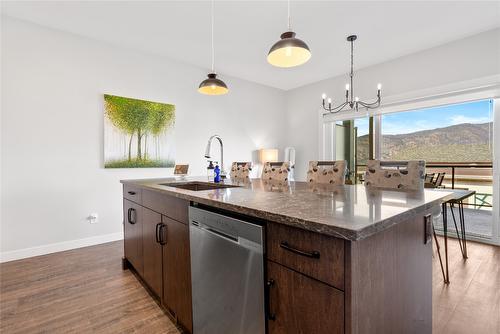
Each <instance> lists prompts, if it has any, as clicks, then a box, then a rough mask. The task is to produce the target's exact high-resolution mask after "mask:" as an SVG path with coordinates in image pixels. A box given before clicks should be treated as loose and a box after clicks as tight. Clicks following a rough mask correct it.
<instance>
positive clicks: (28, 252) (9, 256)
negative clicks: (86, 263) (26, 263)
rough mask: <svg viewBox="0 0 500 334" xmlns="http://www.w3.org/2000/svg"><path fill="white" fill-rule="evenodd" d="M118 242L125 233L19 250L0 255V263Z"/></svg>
mask: <svg viewBox="0 0 500 334" xmlns="http://www.w3.org/2000/svg"><path fill="white" fill-rule="evenodd" d="M117 240H123V232H118V233H111V234H105V235H97V236H95V237H90V238H84V239H77V240H69V241H63V242H58V243H54V244H48V245H42V246H37V247H31V248H24V249H18V250H13V251H9V252H3V253H0V263H3V262H8V261H14V260H20V259H25V258H28V257H33V256H39V255H45V254H50V253H56V252H62V251H66V250H70V249H75V248H81V247H87V246H93V245H98V244H104V243H106V242H111V241H117Z"/></svg>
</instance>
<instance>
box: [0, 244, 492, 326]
mask: <svg viewBox="0 0 500 334" xmlns="http://www.w3.org/2000/svg"><path fill="white" fill-rule="evenodd" d="M441 240H442V239H441ZM441 244H442V241H441ZM468 246H469V259H468V260H467V261H465V262H464V261H463V260H462V259H461V254H460V250H459V248H458V243H457V242H456V241H455V240H450V244H449V247H450V279H451V284H450V285H449V286H446V285H444V284H443V281H442V276H441V271H440V268H439V263H438V259H437V257H435V258H434V268H433V270H434V271H433V319H434V322H433V333H440V334H441V333H443V334H445V333H446V334H451V333H453V334H459V333H469V334H471V333H481V334H489V333H491V334H500V247H495V246H489V245H483V244H478V243H472V242H471V243H469V244H468ZM122 253H123V244H122V242H112V243H108V244H103V245H98V246H92V247H86V248H80V249H76V250H71V251H67V252H62V253H56V254H50V255H44V256H39V257H36V258H31V259H25V260H19V261H13V262H8V263H4V264H0V279H1V281H0V292H1V295H0V332H1V333H5V334H7V333H9V334H10V333H23V334H24V333H146V334H155V333H168V334H174V333H176V334H177V333H180V332H179V331H178V329H177V328H176V327H175V326H174V324H173V323H172V322H171V320H170V319H169V318H168V317H167V316H166V315H165V314H164V313H163V311H162V310H161V309H160V307H159V306H158V305H157V304H156V302H155V301H154V300H153V299H152V298H151V297H150V296H149V294H148V293H147V292H146V290H144V288H143V287H142V285H141V284H140V283H139V282H138V281H137V279H136V278H135V277H134V275H133V274H132V273H131V272H129V271H128V270H127V271H123V270H122V269H121V256H122Z"/></svg>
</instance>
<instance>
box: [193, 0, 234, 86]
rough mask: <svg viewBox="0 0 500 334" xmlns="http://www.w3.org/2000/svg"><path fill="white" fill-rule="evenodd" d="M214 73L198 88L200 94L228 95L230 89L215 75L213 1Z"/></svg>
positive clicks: (213, 53)
mask: <svg viewBox="0 0 500 334" xmlns="http://www.w3.org/2000/svg"><path fill="white" fill-rule="evenodd" d="M211 34H212V72H211V73H209V74H208V78H207V79H205V80H203V81H202V82H201V83H200V86H199V87H198V92H200V93H201V94H206V95H222V94H226V93H227V92H228V91H229V89H228V88H227V86H226V84H225V83H224V81H222V80H220V79H217V74H216V73H215V47H214V0H212V31H211Z"/></svg>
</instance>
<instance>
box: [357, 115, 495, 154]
mask: <svg viewBox="0 0 500 334" xmlns="http://www.w3.org/2000/svg"><path fill="white" fill-rule="evenodd" d="M492 125H493V123H492V122H489V123H482V124H471V123H463V124H457V125H452V126H447V127H443V128H437V129H432V130H424V131H417V132H413V133H406V134H396V135H384V136H383V139H382V159H383V160H417V159H418V160H425V161H428V162H431V161H432V162H473V161H476V162H479V161H491V150H490V134H491V130H492ZM367 158H368V135H364V136H360V137H358V163H359V164H364V163H365V162H366V160H367Z"/></svg>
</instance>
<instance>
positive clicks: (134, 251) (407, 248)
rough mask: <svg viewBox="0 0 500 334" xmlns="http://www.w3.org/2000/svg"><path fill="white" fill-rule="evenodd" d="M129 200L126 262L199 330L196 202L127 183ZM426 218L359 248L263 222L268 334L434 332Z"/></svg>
mask: <svg viewBox="0 0 500 334" xmlns="http://www.w3.org/2000/svg"><path fill="white" fill-rule="evenodd" d="M123 196H124V200H123V203H124V206H123V208H124V222H123V223H124V234H125V241H124V248H125V260H126V261H125V262H124V263H125V264H127V261H128V263H129V264H130V265H131V266H132V267H133V268H134V269H135V271H136V272H137V273H138V274H139V276H140V277H141V278H142V280H143V281H144V282H145V284H146V285H147V286H148V287H149V288H150V290H151V291H152V292H153V293H154V294H155V295H156V296H157V297H159V298H158V299H159V300H161V306H162V307H163V309H165V310H168V311H169V312H170V313H171V314H172V315H173V316H174V318H175V320H176V321H177V323H178V324H179V325H181V326H182V327H184V329H186V330H187V332H192V291H191V263H190V242H189V223H188V208H189V205H190V204H189V201H187V200H184V199H180V198H176V197H173V196H169V195H166V194H162V193H161V192H157V191H151V190H148V189H141V188H140V187H134V186H130V185H128V186H126V187H124V195H123ZM429 213H430V212H427V211H426V212H421V213H420V214H416V215H415V216H413V217H402V218H401V219H402V220H404V221H401V222H399V223H398V224H395V225H394V226H392V227H391V228H388V229H385V230H383V231H379V232H378V233H376V234H374V235H371V236H369V237H367V238H363V239H361V240H357V241H349V240H344V239H340V238H335V237H331V236H326V235H323V234H321V233H316V232H311V231H305V230H303V229H299V228H296V227H291V226H285V225H283V224H278V223H274V222H266V223H265V224H266V253H265V256H266V258H265V266H266V268H267V270H266V281H267V283H268V284H267V285H266V286H267V297H266V302H267V303H268V305H267V311H268V320H267V329H268V331H267V332H268V334H281V333H283V334H288V333H294V334H310V333H314V334H322V333H325V334H326V333H328V334H336V333H346V334H363V333H422V334H424V333H427V334H428V333H431V331H432V285H431V283H432V262H431V261H432V245H431V243H425V242H424V235H426V229H425V226H426V224H425V219H423V218H424V215H427V214H429ZM214 302H217V301H214ZM214 321H221V320H220V319H214Z"/></svg>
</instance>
